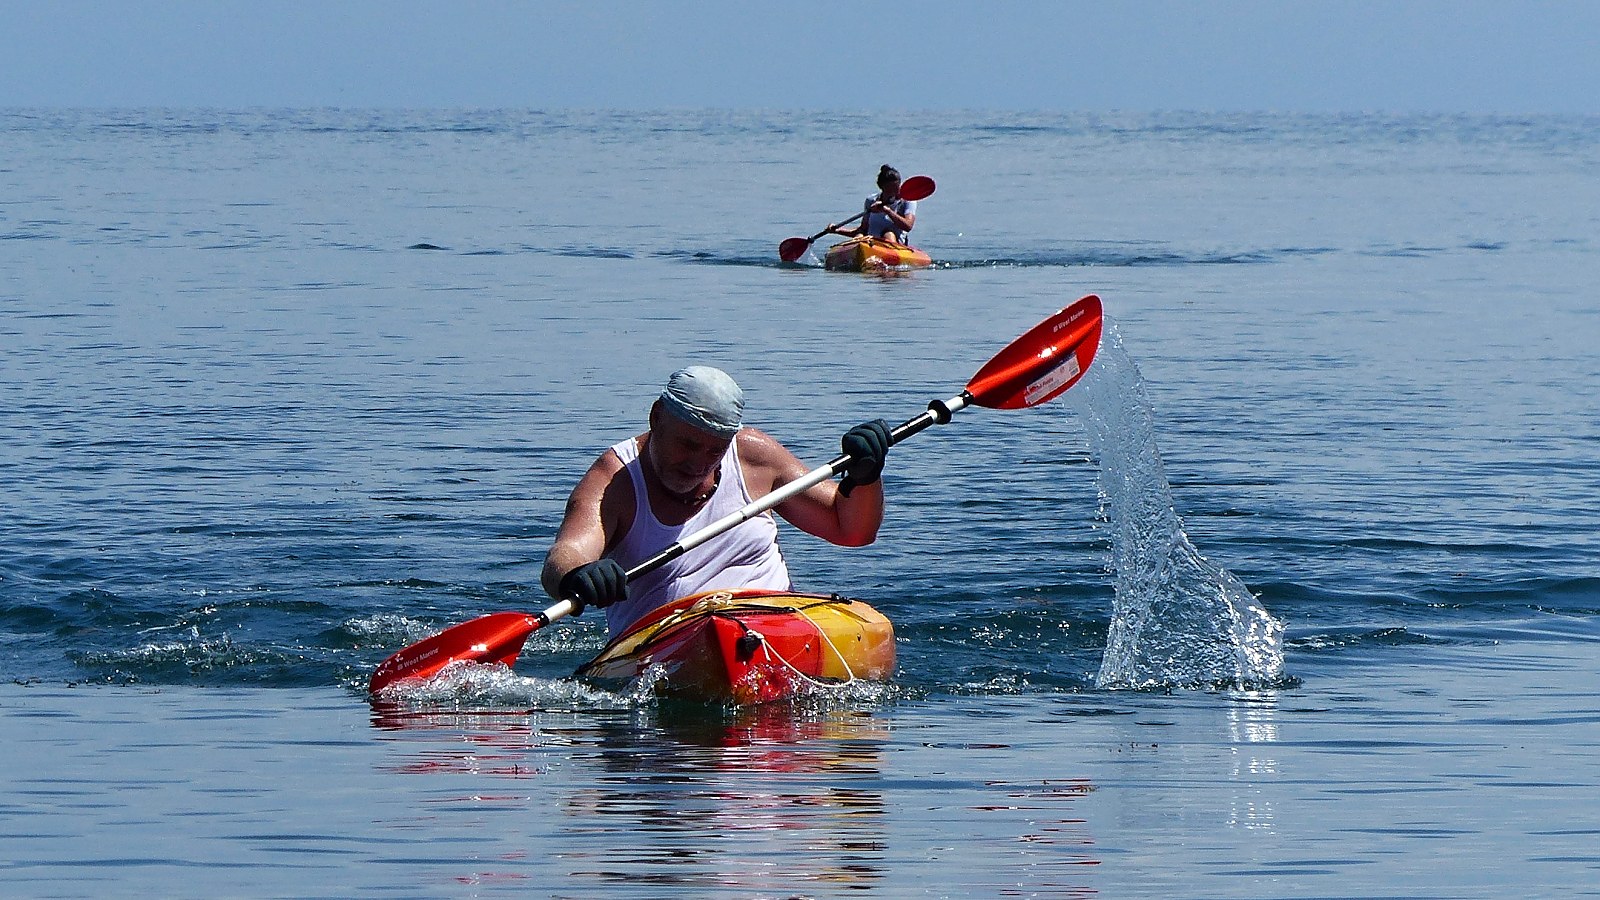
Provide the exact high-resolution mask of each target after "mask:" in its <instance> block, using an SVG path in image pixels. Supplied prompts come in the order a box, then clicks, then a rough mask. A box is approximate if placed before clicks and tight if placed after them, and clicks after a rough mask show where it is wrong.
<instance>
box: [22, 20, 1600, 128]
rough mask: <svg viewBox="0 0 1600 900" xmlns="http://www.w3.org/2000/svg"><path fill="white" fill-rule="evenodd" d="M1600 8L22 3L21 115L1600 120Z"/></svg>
mask: <svg viewBox="0 0 1600 900" xmlns="http://www.w3.org/2000/svg"><path fill="white" fill-rule="evenodd" d="M1597 44H1600V0H1560V2H1540V0H1503V2H1488V0H1450V2H1443V0H1427V2H1405V0H1387V2H1342V3H1340V2H1320V0H1318V2H1311V0H1272V2H1266V0H1214V2H1175V0H1149V2H1118V0H1090V2H1076V0H1073V2H1026V3H1024V2H1008V0H907V2H902V3H879V2H872V0H847V2H837V0H833V2H815V3H808V2H795V0H791V2H782V3H773V2H764V0H741V2H732V0H679V2H672V0H657V2H644V0H638V2H608V0H589V2H582V0H575V2H568V0H554V2H535V0H528V2H520V3H514V2H474V0H430V2H415V0H345V2H340V0H318V2H312V0H306V2H299V0H0V107H4V106H220V107H243V106H357V107H462V106H467V107H499V106H505V107H529V108H544V109H554V108H563V107H608V108H666V107H757V108H785V109H870V108H898V109H951V108H989V109H1039V110H1086V111H1102V110H1113V109H1122V110H1135V111H1143V110H1200V111H1236V110H1277V111H1303V112H1328V111H1350V112H1473V113H1513V114H1514V113H1541V112H1558V113H1587V114H1595V113H1600V50H1597V49H1596V45H1597Z"/></svg>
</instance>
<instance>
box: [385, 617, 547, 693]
mask: <svg viewBox="0 0 1600 900" xmlns="http://www.w3.org/2000/svg"><path fill="white" fill-rule="evenodd" d="M538 630H539V621H538V620H537V619H535V618H534V617H533V616H530V615H528V614H527V613H518V612H502V613H495V614H493V615H489V616H483V617H482V618H478V619H473V620H472V621H471V622H463V623H461V624H460V625H456V626H455V627H453V628H446V629H445V630H444V631H441V632H439V633H438V634H436V635H434V636H433V637H431V638H428V639H427V640H424V641H418V642H417V643H415V644H412V645H411V646H409V647H407V648H405V649H404V650H401V651H400V652H398V653H396V654H395V655H393V656H391V657H389V658H388V659H386V660H384V661H383V663H382V664H381V665H379V666H378V669H377V671H375V672H373V673H372V681H371V682H369V683H368V685H367V690H368V691H370V692H371V693H374V694H376V693H378V692H379V691H381V690H383V689H384V688H386V687H388V686H389V685H391V684H394V683H396V682H400V681H406V680H407V679H412V678H430V677H432V676H434V675H437V674H439V670H440V669H443V668H444V667H445V666H448V665H449V664H451V663H453V662H456V661H458V660H470V661H472V662H497V663H504V664H505V665H508V666H509V665H511V664H513V663H515V662H516V661H517V654H518V653H521V652H522V644H523V642H524V641H526V640H527V639H528V635H530V634H533V633H534V632H535V631H538Z"/></svg>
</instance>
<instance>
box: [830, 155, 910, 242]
mask: <svg viewBox="0 0 1600 900" xmlns="http://www.w3.org/2000/svg"><path fill="white" fill-rule="evenodd" d="M864 210H865V212H866V215H865V216H864V217H863V218H862V220H861V224H860V225H857V226H856V227H854V228H840V227H839V226H837V225H831V224H830V225H829V226H828V228H827V233H828V234H837V235H842V236H844V237H856V236H858V235H863V234H864V235H866V236H867V237H874V238H878V239H880V240H885V241H893V242H894V243H896V244H904V243H907V241H906V237H907V236H908V235H909V234H910V232H911V229H912V227H913V226H914V225H916V224H917V201H915V200H906V199H904V198H902V197H901V196H900V173H899V172H897V171H895V169H894V167H893V166H884V167H882V168H880V169H879V170H878V193H877V194H875V195H873V196H871V197H868V198H867V202H866V205H865V207H864Z"/></svg>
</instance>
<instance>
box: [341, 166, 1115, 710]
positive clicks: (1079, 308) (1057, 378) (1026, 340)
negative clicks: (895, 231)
mask: <svg viewBox="0 0 1600 900" xmlns="http://www.w3.org/2000/svg"><path fill="white" fill-rule="evenodd" d="M908 183H909V182H908ZM929 184H930V185H931V184H932V182H931V181H930V182H929ZM923 196H927V195H926V194H924V195H923ZM1100 329H1101V311H1100V298H1099V297H1096V296H1095V295H1093V294H1090V295H1089V296H1087V297H1084V298H1083V299H1082V300H1079V301H1078V302H1076V303H1074V304H1072V305H1071V306H1069V307H1067V308H1066V309H1063V310H1061V311H1060V312H1058V313H1056V314H1055V315H1053V316H1051V317H1050V318H1048V319H1045V320H1044V321H1043V322H1040V323H1039V324H1038V325H1036V326H1034V327H1033V328H1031V329H1029V331H1028V333H1027V334H1024V335H1023V336H1022V337H1019V338H1017V339H1016V340H1014V341H1012V342H1011V344H1010V345H1009V346H1007V347H1006V348H1005V349H1004V350H1001V351H1000V352H999V353H997V354H995V356H994V358H993V359H991V360H989V361H988V362H987V363H985V364H984V366H983V368H981V369H979V370H978V374H976V375H974V376H972V380H971V381H969V382H967V386H966V388H965V389H963V390H962V391H961V393H959V394H957V395H956V396H954V397H951V398H950V399H949V400H935V401H933V402H932V403H930V404H928V409H927V411H926V412H924V413H922V414H921V415H919V416H917V417H916V418H914V419H910V420H908V421H906V422H904V423H902V424H901V425H899V426H898V427H896V428H895V429H894V430H893V431H891V432H889V443H890V444H891V445H893V444H898V443H900V442H901V441H903V440H905V439H906V438H908V437H911V436H912V435H914V434H917V433H918V432H920V431H922V430H923V429H925V428H928V427H929V426H931V425H944V424H947V423H949V421H950V417H951V416H952V415H954V414H955V413H957V412H960V411H961V410H963V409H966V408H967V407H968V406H972V405H974V404H976V405H978V406H984V407H988V408H989V409H1021V408H1023V407H1028V406H1038V405H1039V404H1041V403H1046V402H1048V401H1050V400H1051V399H1053V398H1055V397H1056V396H1058V395H1059V394H1061V393H1062V392H1063V391H1065V390H1066V389H1067V388H1070V387H1072V386H1073V385H1074V384H1076V383H1077V381H1078V379H1079V378H1082V377H1083V373H1084V372H1086V371H1088V369H1089V363H1090V362H1092V361H1093V360H1094V354H1095V351H1096V350H1098V349H1099V348H1100ZM850 459H851V457H849V456H848V455H846V456H840V457H838V458H836V459H834V460H833V461H832V462H830V463H828V464H827V465H825V466H818V467H817V468H815V469H812V470H811V471H810V472H808V473H806V475H804V476H803V477H801V478H797V479H795V480H794V481H791V482H789V483H788V484H786V485H784V486H783V487H781V488H778V489H777V490H775V491H773V492H772V493H770V494H767V495H766V496H765V497H762V498H761V499H759V500H752V501H751V502H749V503H747V504H745V505H744V506H743V507H741V508H740V509H739V510H738V511H736V512H731V513H728V514H727V515H725V516H723V517H722V518H720V519H718V520H717V521H715V522H712V523H711V524H709V525H707V526H705V527H704V528H702V529H700V530H699V531H696V532H694V533H693V534H690V535H688V536H687V537H684V538H680V539H679V540H678V542H677V543H675V544H673V545H672V546H670V547H668V548H666V549H665V550H662V551H661V552H660V553H657V554H656V555H655V556H652V557H650V558H649V559H647V560H644V561H643V562H641V563H639V564H638V565H636V566H634V567H633V568H631V569H629V570H628V573H627V574H628V580H629V581H632V580H633V579H635V578H638V577H639V576H640V575H643V574H645V573H646V572H653V571H655V570H656V569H659V568H661V567H662V566H664V565H666V564H667V563H669V562H672V561H673V560H675V559H677V558H678V557H680V556H682V555H684V554H685V553H688V552H689V551H690V550H693V549H694V548H696V547H698V546H700V545H701V544H704V543H705V542H706V541H709V540H711V539H712V538H714V537H716V536H717V535H720V534H722V533H724V532H726V531H727V530H729V529H730V528H734V527H736V526H738V525H739V524H741V523H743V522H747V521H749V520H750V519H752V518H755V517H756V516H759V515H761V514H762V513H764V512H766V511H767V510H769V509H772V508H773V507H775V506H777V505H778V504H780V503H782V502H783V501H785V500H787V499H789V498H790V497H793V496H794V495H796V494H799V493H803V492H805V491H807V490H810V489H811V488H812V487H813V486H814V485H818V484H821V483H822V482H824V481H826V480H828V479H829V478H832V477H833V476H835V475H838V474H839V473H840V472H843V471H844V470H845V469H846V468H848V467H849V465H850ZM574 608H575V606H574V604H573V602H572V601H571V600H559V601H557V602H556V604H555V605H554V606H551V607H550V608H549V609H546V610H545V611H544V612H540V613H518V612H500V613H494V614H492V615H487V616H483V617H482V618H478V619H473V620H472V621H470V622H463V623H462V624H460V625H456V626H454V627H453V628H447V629H445V630H444V631H442V632H440V633H438V634H436V635H434V636H433V637H430V638H427V639H426V640H423V641H420V642H418V643H415V644H412V645H411V646H409V647H406V648H405V649H403V650H400V651H398V652H397V653H395V654H394V655H393V656H391V657H389V658H388V659H386V660H384V661H383V663H382V664H381V665H379V666H378V669H377V671H375V672H373V673H372V680H371V681H370V682H369V683H368V685H367V690H369V691H371V692H372V693H374V694H376V693H378V692H379V691H381V690H383V689H384V688H386V687H388V686H390V685H392V684H395V683H397V682H401V681H409V680H412V679H419V678H429V677H432V676H434V675H437V674H439V671H440V670H441V669H443V668H444V667H445V666H447V665H449V664H450V663H453V662H460V661H469V662H478V663H494V662H497V663H500V664H502V665H506V666H509V665H511V664H512V663H514V662H516V659H517V654H518V653H520V652H521V651H522V644H523V642H524V641H526V640H527V639H528V635H530V634H533V633H534V632H535V631H538V630H539V629H540V628H543V627H544V626H546V625H549V624H550V623H551V622H554V621H555V620H557V619H560V618H564V617H566V616H569V615H571V614H572V611H573V609H574Z"/></svg>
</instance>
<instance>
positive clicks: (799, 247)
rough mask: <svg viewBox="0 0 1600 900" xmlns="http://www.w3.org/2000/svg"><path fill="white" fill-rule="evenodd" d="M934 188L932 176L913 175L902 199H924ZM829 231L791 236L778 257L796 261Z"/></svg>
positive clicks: (846, 221) (842, 223)
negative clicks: (805, 235)
mask: <svg viewBox="0 0 1600 900" xmlns="http://www.w3.org/2000/svg"><path fill="white" fill-rule="evenodd" d="M933 189H934V183H933V179H932V178H929V177H928V176H926V175H913V176H911V177H910V178H907V179H906V180H905V183H904V184H902V185H900V199H901V200H924V199H927V198H928V197H931V196H933ZM866 214H867V211H866V210H862V211H861V212H858V213H856V214H855V215H853V216H851V217H850V218H848V219H845V220H844V221H843V222H840V223H839V224H838V225H834V226H833V227H834V228H838V227H839V225H849V224H850V223H851V222H854V221H855V220H857V219H859V218H861V217H862V216H864V215H866ZM827 233H828V229H826V228H824V229H823V230H821V231H819V232H817V233H816V234H813V235H812V236H811V237H808V238H803V237H792V238H789V239H788V240H786V241H784V242H783V243H781V244H779V245H778V258H779V259H781V260H783V261H784V262H794V261H795V260H797V259H799V258H800V257H802V256H805V255H806V248H807V247H810V246H811V244H812V242H813V241H815V240H817V239H819V238H821V237H822V236H823V235H825V234H827Z"/></svg>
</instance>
